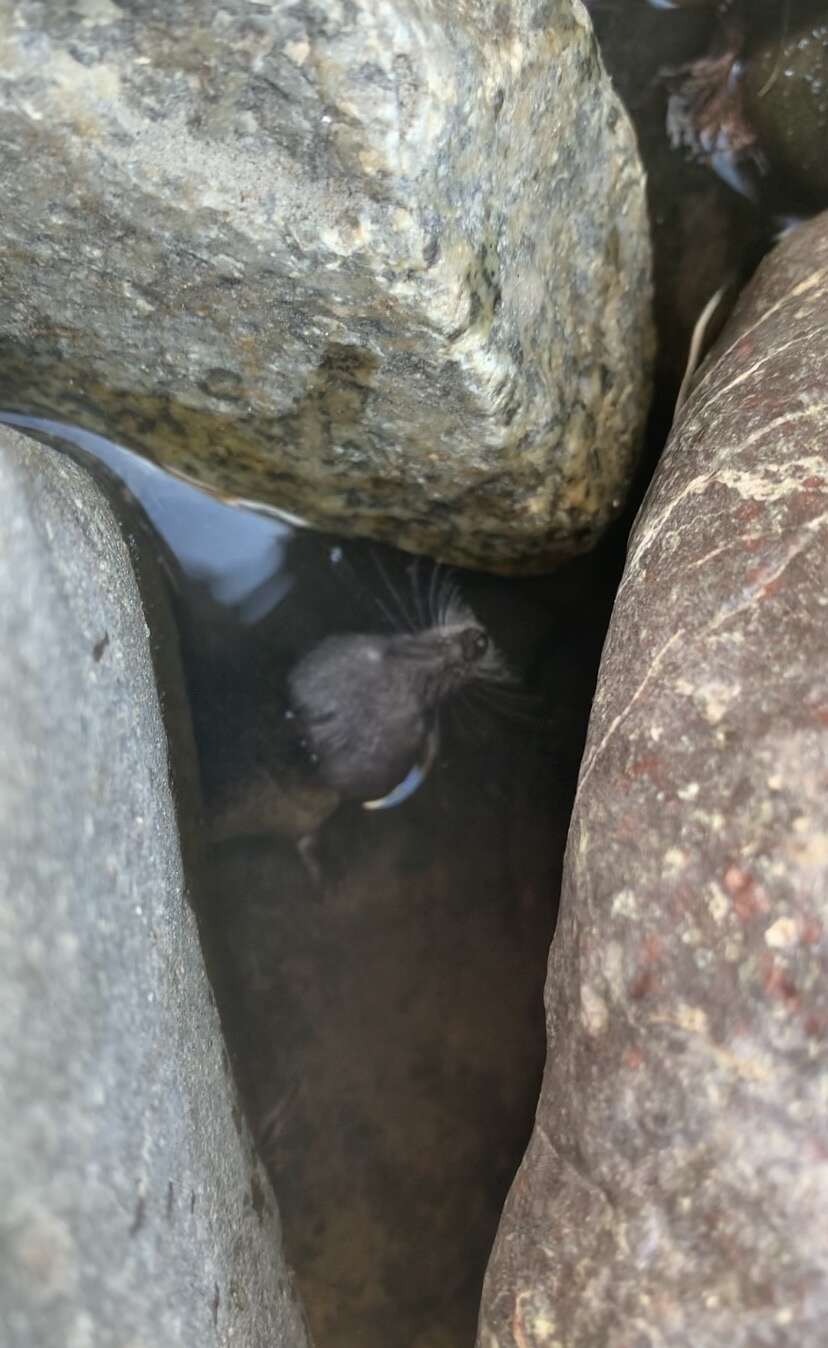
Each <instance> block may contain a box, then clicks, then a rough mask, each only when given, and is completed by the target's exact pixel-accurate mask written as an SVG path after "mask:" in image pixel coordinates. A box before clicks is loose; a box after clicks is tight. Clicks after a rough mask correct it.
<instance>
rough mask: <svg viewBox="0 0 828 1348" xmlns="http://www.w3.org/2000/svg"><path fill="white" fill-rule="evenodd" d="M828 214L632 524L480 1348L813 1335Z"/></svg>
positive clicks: (689, 411)
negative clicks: (537, 1072) (526, 1132)
mask: <svg viewBox="0 0 828 1348" xmlns="http://www.w3.org/2000/svg"><path fill="white" fill-rule="evenodd" d="M826 389H828V216H822V217H821V218H819V219H816V220H813V221H811V222H810V223H809V224H807V225H804V226H801V227H800V228H798V229H797V230H796V231H795V232H793V233H791V234H790V235H789V236H788V237H787V238H786V239H785V240H784V242H783V243H782V244H781V246H780V247H778V248H777V249H776V250H775V252H774V253H773V254H772V255H771V256H770V257H769V258H768V259H767V260H766V262H765V263H764V264H763V266H762V267H761V268H760V271H759V273H758V275H757V277H756V278H755V280H754V282H753V283H752V284H751V286H750V287H749V289H748V291H747V293H746V294H745V296H744V297H743V299H742V301H741V302H740V304H739V305H738V306H737V310H736V312H735V314H734V316H733V318H732V319H731V321H730V323H729V325H728V327H727V329H726V330H725V333H724V334H723V336H722V337H721V339H720V341H719V343H718V345H717V347H716V349H715V350H714V352H713V353H712V355H711V357H710V359H709V361H708V362H707V364H706V366H705V369H704V370H703V371H702V374H701V377H700V378H699V379H698V380H697V382H696V386H695V389H694V391H693V393H692V394H691V397H690V399H689V401H688V403H687V404H686V405H685V408H684V409H683V412H682V415H681V417H680V419H679V422H678V424H677V425H676V427H675V428H674V432H673V435H672V438H671V441H670V443H669V445H668V448H667V450H666V452H665V455H664V457H663V460H662V462H661V464H660V466H659V469H658V471H657V473H656V477H655V480H654V482H653V485H652V487H651V490H650V492H649V494H648V497H647V499H646V501H645V503H644V506H643V508H642V510H641V513H640V515H639V518H638V521H637V524H636V527H635V529H634V532H633V536H632V539H631V542H630V549H629V557H628V562H627V567H626V571H625V575H624V579H623V581H622V584H621V588H620V591H619V595H618V599H617V603H616V607H615V611H614V615H613V619H612V623H611V627H610V632H609V636H608V640H607V644H606V647H605V651H604V656H603V662H602V669H601V675H600V679H599V685H598V693H597V697H596V701H595V705H594V710H593V713H592V719H591V724H590V730H589V737H588V741H587V747H586V751H585V756H584V760H583V764H582V768H581V775H580V782H579V788H578V795H577V800H576V805H575V810H574V815H573V820H572V825H571V831H570V836H569V842H568V848H567V861H566V876H565V883H564V892H563V899H562V908H561V916H560V921H559V927H558V932H557V935H556V937H555V942H554V945H553V950H552V956H551V962H550V967H549V974H548V982H547V1029H548V1035H549V1042H550V1053H549V1058H548V1062H547V1067H546V1073H545V1079H544V1085H543V1089H542V1095H541V1101H540V1105H539V1109H538V1114H537V1121H536V1126H535V1131H534V1134H533V1137H532V1140H531V1142H530V1145H529V1149H528V1152H527V1154H526V1157H525V1159H524V1162H523V1164H522V1166H521V1169H520V1171H519V1173H518V1176H517V1178H516V1180H515V1182H514V1184H513V1187H512V1190H511V1193H510V1197H509V1199H508V1202H507V1205H506V1210H505V1214H504V1217H503V1220H502V1223H501V1228H500V1233H499V1236H498V1239H497V1242H496V1244H495V1248H494V1252H493V1254H492V1258H491V1261H490V1265H489V1270H488V1274H487V1283H486V1288H485V1294H484V1301H483V1309H482V1314H481V1327H480V1336H479V1344H480V1346H481V1348H507V1346H508V1348H512V1346H514V1348H541V1345H543V1346H544V1348H553V1346H554V1348H597V1346H598V1345H600V1346H601V1348H646V1346H647V1345H653V1348H655V1345H658V1348H667V1346H668V1345H669V1346H670V1348H673V1346H675V1348H677V1346H678V1345H692V1346H693V1348H720V1346H721V1345H722V1344H727V1345H728V1348H759V1346H760V1345H763V1346H767V1348H771V1346H772V1348H781V1346H782V1345H785V1346H787V1345H791V1348H793V1345H796V1348H816V1346H817V1345H820V1344H823V1343H824V1342H825V1323H826V1316H828V1220H827V1219H826V1213H828V1071H826V1064H828V1046H826V1029H828V978H826V974H828V941H826V935H825V927H826V907H828V902H827V897H826V874H828V794H827V793H826V785H828V671H827V670H826V659H825V657H826V646H827V645H828V635H827V633H828V624H827V623H826V618H827V617H828V614H826V579H828V462H826V446H828V394H827V393H826Z"/></svg>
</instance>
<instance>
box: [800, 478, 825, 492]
mask: <svg viewBox="0 0 828 1348" xmlns="http://www.w3.org/2000/svg"><path fill="white" fill-rule="evenodd" d="M802 485H803V487H806V488H807V489H808V491H818V490H819V489H820V487H824V486H825V478H824V477H806V478H805V479H804V480H803V483H802Z"/></svg>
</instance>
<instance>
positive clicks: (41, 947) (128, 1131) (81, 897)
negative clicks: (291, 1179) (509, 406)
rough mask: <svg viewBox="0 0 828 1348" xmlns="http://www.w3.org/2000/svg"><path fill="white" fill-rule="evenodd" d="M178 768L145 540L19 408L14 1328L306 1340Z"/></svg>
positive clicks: (6, 1148)
mask: <svg viewBox="0 0 828 1348" xmlns="http://www.w3.org/2000/svg"><path fill="white" fill-rule="evenodd" d="M167 658H168V659H169V658H173V657H172V655H171V653H168V657H167ZM169 777H170V761H169V758H168V749H167V740H166V736H165V732H164V726H163V724H162V719H161V713H160V709H159V697H158V693H157V691H156V684H155V679H154V675H153V666H152V660H151V655H150V643H149V633H148V629H147V625H146V621H145V617H144V609H143V607H142V601H141V596H140V594H139V591H138V588H137V585H136V581H135V577H134V574H133V569H132V566H131V562H130V553H129V550H128V547H127V544H126V543H125V541H124V538H123V537H122V534H121V532H120V530H119V528H118V525H117V524H116V522H115V519H114V518H113V515H112V513H111V511H110V509H109V507H108V505H107V504H106V501H105V500H104V497H103V496H102V494H101V492H100V490H99V489H98V487H97V486H96V485H95V484H94V483H93V481H92V480H91V478H90V477H88V476H87V474H86V473H84V472H83V471H82V470H80V469H79V468H78V467H76V466H75V465H74V464H72V463H71V462H70V461H69V460H68V459H66V458H64V457H62V456H60V455H58V454H55V453H54V452H52V451H50V450H47V449H45V448H44V447H42V446H40V445H36V444H34V443H33V442H31V441H27V440H24V439H23V438H22V437H21V436H19V435H17V434H15V433H13V432H11V431H9V430H6V429H5V428H4V429H2V430H0V1194H2V1203H1V1204H0V1307H2V1310H0V1322H2V1331H0V1338H2V1342H3V1345H4V1348H52V1345H54V1346H55V1348H57V1345H61V1348H64V1345H65V1348H89V1345H92V1344H94V1345H95V1346H96V1348H110V1346H111V1348H124V1346H125V1345H127V1344H128V1345H130V1346H131V1348H138V1346H139V1345H155V1344H158V1345H164V1348H169V1346H171V1345H175V1344H181V1345H191V1344H198V1345H213V1344H215V1345H229V1344H230V1343H231V1342H232V1344H233V1345H235V1346H237V1348H238V1346H239V1345H243V1346H244V1348H307V1339H306V1335H305V1331H304V1328H303V1318H302V1314H301V1311H300V1309H299V1307H298V1306H297V1303H296V1300H295V1296H294V1292H293V1288H292V1282H291V1278H290V1276H289V1274H288V1273H287V1271H286V1269H285V1267H284V1264H283V1262H282V1256H281V1252H280V1251H281V1245H280V1232H279V1224H278V1219H277V1216H276V1214H275V1211H274V1207H273V1201H272V1198H271V1194H270V1190H269V1187H268V1184H267V1181H266V1179H265V1178H264V1176H263V1174H262V1172H261V1170H260V1168H259V1166H258V1163H257V1162H256V1161H255V1160H254V1158H253V1155H252V1153H251V1149H250V1146H249V1143H248V1140H247V1136H246V1134H245V1132H244V1130H243V1128H242V1126H241V1122H240V1117H239V1113H238V1107H237V1105H236V1103H235V1095H234V1091H233V1087H232V1084H231V1082H230V1080H229V1079H228V1069H227V1059H226V1055H224V1053H223V1049H222V1039H221V1032H220V1028H219V1024H218V1018H217V1015H216V1012H215V1009H214V1005H213V999H212V994H211V992H210V989H209V987H208V984H207V980H206V977H205V973H204V968H203V964H202V958H201V951H200V948H199V943H198V937H197V932H196V927H195V921H194V918H193V915H192V913H191V910H190V908H189V905H188V902H187V897H186V893H185V879H184V873H183V868H182V860H181V852H180V848H179V837H178V832H177V828H176V818H175V811H174V805H173V798H172V792H171V788H170V780H169Z"/></svg>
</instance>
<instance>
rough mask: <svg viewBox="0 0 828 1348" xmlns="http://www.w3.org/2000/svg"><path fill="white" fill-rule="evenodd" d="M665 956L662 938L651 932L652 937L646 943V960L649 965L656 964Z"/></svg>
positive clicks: (646, 939) (648, 937)
mask: <svg viewBox="0 0 828 1348" xmlns="http://www.w3.org/2000/svg"><path fill="white" fill-rule="evenodd" d="M663 954H664V941H663V940H662V938H661V937H660V936H656V934H655V932H650V935H649V936H647V937H646V938H645V941H644V958H645V959H646V961H647V963H648V964H655V962H656V960H660V959H661V956H662V955H663Z"/></svg>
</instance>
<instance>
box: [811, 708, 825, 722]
mask: <svg viewBox="0 0 828 1348" xmlns="http://www.w3.org/2000/svg"><path fill="white" fill-rule="evenodd" d="M814 716H815V717H816V719H817V720H818V721H819V722H820V723H821V724H822V725H828V707H815V708H814Z"/></svg>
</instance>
